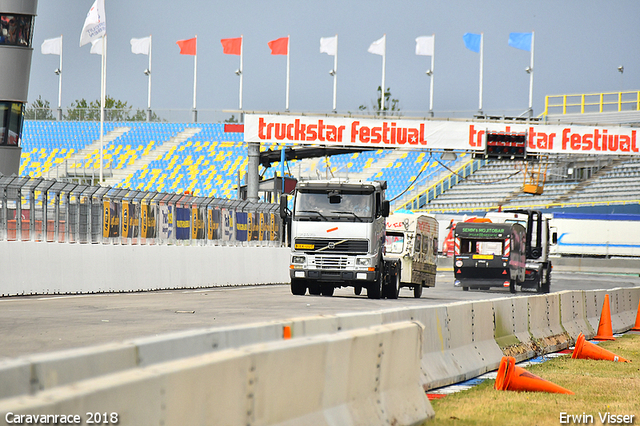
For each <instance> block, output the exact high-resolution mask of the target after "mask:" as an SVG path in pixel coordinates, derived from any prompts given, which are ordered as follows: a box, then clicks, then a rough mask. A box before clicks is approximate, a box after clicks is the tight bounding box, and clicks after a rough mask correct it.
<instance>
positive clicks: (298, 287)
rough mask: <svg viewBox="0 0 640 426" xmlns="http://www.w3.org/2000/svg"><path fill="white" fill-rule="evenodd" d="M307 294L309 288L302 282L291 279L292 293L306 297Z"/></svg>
mask: <svg viewBox="0 0 640 426" xmlns="http://www.w3.org/2000/svg"><path fill="white" fill-rule="evenodd" d="M306 292H307V286H306V285H305V284H304V281H302V280H296V279H294V278H292V279H291V293H293V294H294V295H296V296H304V294H305V293H306Z"/></svg>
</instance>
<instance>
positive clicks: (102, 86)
mask: <svg viewBox="0 0 640 426" xmlns="http://www.w3.org/2000/svg"><path fill="white" fill-rule="evenodd" d="M106 66H107V35H106V34H104V35H103V36H102V69H101V81H100V184H103V183H104V173H103V158H104V156H103V152H104V104H105V97H106V95H105V92H106V90H107V78H106V77H107V76H106Z"/></svg>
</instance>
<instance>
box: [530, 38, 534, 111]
mask: <svg viewBox="0 0 640 426" xmlns="http://www.w3.org/2000/svg"><path fill="white" fill-rule="evenodd" d="M534 36H535V32H534V31H531V65H530V66H529V117H532V116H533V40H534Z"/></svg>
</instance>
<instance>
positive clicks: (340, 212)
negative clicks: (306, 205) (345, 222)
mask: <svg viewBox="0 0 640 426" xmlns="http://www.w3.org/2000/svg"><path fill="white" fill-rule="evenodd" d="M331 213H338V214H351V215H353V217H355V218H356V219H358V220H359V221H360V222H364V220H362V218H361V217H360V216H358V215H357V214H355V213H354V212H343V211H334V212H331Z"/></svg>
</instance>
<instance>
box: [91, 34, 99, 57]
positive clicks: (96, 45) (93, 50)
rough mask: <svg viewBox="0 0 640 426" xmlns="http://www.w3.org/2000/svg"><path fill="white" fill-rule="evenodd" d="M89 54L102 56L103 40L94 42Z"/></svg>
mask: <svg viewBox="0 0 640 426" xmlns="http://www.w3.org/2000/svg"><path fill="white" fill-rule="evenodd" d="M89 53H95V54H96V55H102V38H99V39H97V40H93V41H92V42H91V50H90V51H89Z"/></svg>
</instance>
